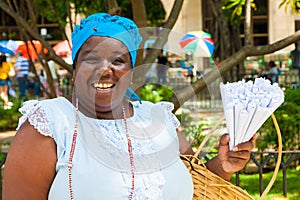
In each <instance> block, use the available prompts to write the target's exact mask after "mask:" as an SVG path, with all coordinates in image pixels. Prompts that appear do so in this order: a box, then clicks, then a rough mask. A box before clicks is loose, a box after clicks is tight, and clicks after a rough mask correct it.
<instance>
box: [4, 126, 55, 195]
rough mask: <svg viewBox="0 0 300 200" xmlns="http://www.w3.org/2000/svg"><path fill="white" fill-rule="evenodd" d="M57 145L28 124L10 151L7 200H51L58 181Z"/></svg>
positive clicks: (5, 190)
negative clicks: (50, 195) (56, 170)
mask: <svg viewBox="0 0 300 200" xmlns="http://www.w3.org/2000/svg"><path fill="white" fill-rule="evenodd" d="M56 160H57V158H56V145H55V142H54V140H53V138H51V137H47V136H43V135H41V134H40V133H39V132H38V131H37V130H36V129H35V128H34V127H33V126H32V125H30V124H29V122H28V121H26V122H25V123H24V124H23V125H22V126H21V128H20V129H19V131H18V132H17V134H16V135H15V137H14V139H13V142H12V143H11V146H10V148H9V152H8V155H7V159H6V162H5V167H4V176H3V193H2V198H3V200H8V199H16V200H18V199H41V200H42V199H45V200H46V199H47V198H48V192H49V190H50V187H51V184H52V181H53V179H54V177H55V165H56Z"/></svg>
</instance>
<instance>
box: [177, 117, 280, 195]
mask: <svg viewBox="0 0 300 200" xmlns="http://www.w3.org/2000/svg"><path fill="white" fill-rule="evenodd" d="M271 117H272V119H273V122H274V125H275V128H276V132H277V136H278V144H279V145H278V160H277V162H276V166H275V170H274V173H273V176H272V178H271V180H270V182H269V184H268V186H267V187H266V189H265V191H264V192H263V194H262V195H261V197H260V199H264V197H265V196H266V195H267V193H268V192H269V190H270V189H271V187H272V185H273V183H274V181H275V179H276V176H277V173H278V170H279V167H280V162H281V157H282V140H281V133H280V129H279V126H278V124H277V121H276V118H275V116H274V114H272V115H271ZM223 120H224V117H223V118H222V119H220V120H219V121H218V122H217V123H216V125H215V126H214V127H213V128H212V129H211V130H210V132H209V133H208V134H207V136H206V137H205V139H204V140H203V141H202V142H201V145H200V146H199V147H198V149H197V151H196V153H195V154H194V155H193V156H186V155H182V156H181V159H182V161H183V162H184V164H185V165H186V167H187V168H188V170H189V171H190V173H191V175H192V179H193V184H194V198H193V199H201V200H202V199H207V200H216V199H218V200H249V199H253V198H252V197H251V196H250V195H249V194H248V193H247V191H246V190H243V189H242V188H240V187H238V186H236V185H233V184H232V183H230V182H228V181H225V180H224V179H222V178H220V177H219V176H217V175H216V174H214V173H212V172H210V171H209V170H208V169H207V168H206V167H205V165H204V164H203V163H202V161H200V160H199V159H198V155H199V153H200V152H201V149H202V148H203V146H204V144H205V143H206V141H207V140H208V139H209V138H210V136H211V135H212V133H213V132H214V131H215V130H216V129H217V127H218V126H219V125H220V123H221V122H222V121H223Z"/></svg>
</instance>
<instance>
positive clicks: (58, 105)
mask: <svg viewBox="0 0 300 200" xmlns="http://www.w3.org/2000/svg"><path fill="white" fill-rule="evenodd" d="M71 110H73V107H72V104H71V103H70V102H68V100H66V99H65V98H62V97H59V98H54V99H47V100H42V101H37V100H30V101H26V102H24V104H23V106H22V107H21V108H20V109H19V111H20V112H21V114H22V117H21V118H20V119H19V124H18V127H17V130H18V129H19V128H20V127H21V126H22V124H23V123H25V122H26V121H27V120H28V121H29V123H30V124H31V125H32V126H33V127H34V128H35V129H36V130H38V132H40V133H41V134H42V135H45V136H50V137H53V132H54V129H55V128H56V126H58V125H59V124H63V123H64V121H65V120H64V119H65V118H66V116H67V115H68V113H70V112H71ZM70 117H72V116H70Z"/></svg>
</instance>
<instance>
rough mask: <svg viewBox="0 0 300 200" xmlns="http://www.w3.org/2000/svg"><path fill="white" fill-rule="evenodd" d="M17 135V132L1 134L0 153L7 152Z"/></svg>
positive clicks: (2, 132) (3, 132)
mask: <svg viewBox="0 0 300 200" xmlns="http://www.w3.org/2000/svg"><path fill="white" fill-rule="evenodd" d="M15 134H16V131H1V132H0V151H1V152H7V151H8V148H9V144H10V142H11V141H12V139H13V138H14V136H15Z"/></svg>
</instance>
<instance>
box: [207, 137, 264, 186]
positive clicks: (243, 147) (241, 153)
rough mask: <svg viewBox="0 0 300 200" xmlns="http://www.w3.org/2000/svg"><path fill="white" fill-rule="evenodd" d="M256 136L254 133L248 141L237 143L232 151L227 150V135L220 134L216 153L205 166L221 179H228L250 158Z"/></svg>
mask: <svg viewBox="0 0 300 200" xmlns="http://www.w3.org/2000/svg"><path fill="white" fill-rule="evenodd" d="M257 136H258V135H257V134H255V135H254V136H253V137H252V138H251V140H250V141H248V142H244V143H241V144H238V145H237V146H235V147H234V148H233V150H232V151H229V135H228V134H224V135H222V137H221V139H220V144H219V151H218V155H217V156H216V157H214V158H213V159H211V160H209V161H208V162H207V163H206V167H207V168H208V169H209V170H210V171H211V172H213V173H215V174H217V175H218V176H220V177H222V178H223V179H225V180H227V181H228V180H230V178H231V175H232V174H233V173H234V172H237V171H239V170H241V169H243V168H244V167H245V165H246V163H247V162H248V160H249V159H250V153H251V151H252V149H253V147H254V142H255V140H256V138H257Z"/></svg>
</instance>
